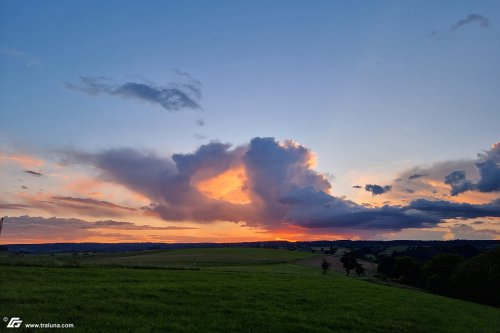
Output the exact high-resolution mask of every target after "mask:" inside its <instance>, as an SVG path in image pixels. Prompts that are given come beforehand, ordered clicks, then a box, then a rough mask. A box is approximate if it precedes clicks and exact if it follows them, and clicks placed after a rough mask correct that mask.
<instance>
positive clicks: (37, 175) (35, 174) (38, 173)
mask: <svg viewBox="0 0 500 333" xmlns="http://www.w3.org/2000/svg"><path fill="white" fill-rule="evenodd" d="M24 172H26V173H27V174H30V175H32V176H36V177H41V176H43V173H41V172H36V171H33V170H24Z"/></svg>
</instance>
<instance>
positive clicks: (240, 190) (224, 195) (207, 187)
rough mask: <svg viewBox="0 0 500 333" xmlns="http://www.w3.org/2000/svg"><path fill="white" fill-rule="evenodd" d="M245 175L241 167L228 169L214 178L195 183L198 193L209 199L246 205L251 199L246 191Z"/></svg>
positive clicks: (246, 180) (246, 179)
mask: <svg viewBox="0 0 500 333" xmlns="http://www.w3.org/2000/svg"><path fill="white" fill-rule="evenodd" d="M247 182H248V178H247V174H246V171H245V168H244V167H243V166H240V167H237V168H234V169H229V170H227V171H225V172H223V173H221V174H219V175H217V176H215V177H212V178H209V179H205V180H202V181H200V182H198V183H196V187H197V188H198V190H199V191H200V192H202V193H203V194H204V195H206V196H207V197H209V198H211V199H215V200H224V201H227V202H230V203H233V204H248V203H250V202H251V198H250V196H249V194H248V192H247V190H246V188H247Z"/></svg>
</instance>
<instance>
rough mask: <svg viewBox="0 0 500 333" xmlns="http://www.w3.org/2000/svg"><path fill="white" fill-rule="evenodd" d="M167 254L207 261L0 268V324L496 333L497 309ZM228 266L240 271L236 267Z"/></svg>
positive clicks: (262, 262) (253, 257)
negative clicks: (189, 265) (5, 320)
mask: <svg viewBox="0 0 500 333" xmlns="http://www.w3.org/2000/svg"><path fill="white" fill-rule="evenodd" d="M214 250H220V251H214ZM161 252H165V251H161ZM167 252H168V251H167ZM170 252H176V253H177V255H178V254H185V255H192V256H195V257H196V258H203V257H205V258H209V259H207V260H206V261H203V260H200V261H199V262H200V265H201V263H203V264H204V267H203V268H202V269H201V270H199V271H193V270H157V269H139V270H138V269H128V268H113V267H92V266H86V265H84V266H82V267H80V268H57V267H17V266H5V265H4V266H0V285H1V292H0V316H2V317H4V316H6V317H9V318H10V317H14V316H19V317H21V319H23V320H24V321H25V322H26V323H37V322H51V323H73V324H75V328H74V329H73V330H72V331H73V332H102V331H158V332H433V333H434V332H436V333H437V332H498V328H499V327H500V309H498V308H493V307H487V306H483V305H479V304H475V303H470V302H465V301H460V300H455V299H450V298H446V297H441V296H436V295H432V294H427V293H423V292H420V291H416V290H408V289H402V288H395V287H389V286H383V285H378V284H373V283H369V282H365V281H362V280H358V279H355V278H349V277H345V276H343V275H342V274H338V273H333V274H331V273H330V274H328V275H326V276H325V275H322V274H321V271H320V270H319V269H314V268H307V267H302V266H297V265H295V264H293V261H294V260H295V259H297V257H296V255H297V253H295V252H289V253H285V254H282V253H281V252H280V251H279V250H262V249H251V250H250V249H203V250H201V249H193V250H192V251H191V250H182V251H170ZM200 254H204V256H200ZM159 255H160V253H159V252H148V253H147V254H146V253H142V254H141V255H136V256H135V257H136V258H135V259H141V260H145V261H146V262H147V260H148V258H147V257H148V256H151V263H153V264H157V263H158V261H157V256H159ZM298 255H299V256H302V255H307V254H303V253H298ZM165 256H167V254H165ZM217 256H220V258H221V259H220V260H221V265H216V260H217V258H216V257H217ZM105 257H106V256H105V255H103V256H102V257H99V258H98V259H99V262H98V263H99V264H100V263H101V262H102V260H103V259H105ZM108 257H109V256H108ZM111 257H113V255H112V256H111ZM128 257H129V256H119V255H117V256H115V257H113V258H128ZM168 257H169V258H170V259H174V257H172V256H171V255H168ZM237 257H239V258H241V262H242V263H243V264H240V265H236V264H235V258H237ZM4 259H5V258H4ZM2 260H3V259H2ZM95 260H97V259H95ZM123 260H124V259H123ZM130 260H132V259H130ZM175 260H179V258H175ZM175 260H174V262H176V263H180V262H184V261H183V260H184V259H182V260H180V261H175ZM272 261H275V262H277V263H271V262H272ZM281 261H286V262H287V263H281ZM136 263H137V262H136V261H134V265H135V264H136ZM87 264H89V265H90V263H87ZM0 327H4V326H0Z"/></svg>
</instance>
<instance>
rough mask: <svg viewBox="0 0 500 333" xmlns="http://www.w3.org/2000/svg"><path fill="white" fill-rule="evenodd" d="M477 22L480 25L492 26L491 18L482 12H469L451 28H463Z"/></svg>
mask: <svg viewBox="0 0 500 333" xmlns="http://www.w3.org/2000/svg"><path fill="white" fill-rule="evenodd" d="M473 23H477V24H479V25H480V26H482V27H484V28H487V27H489V26H490V20H489V19H488V18H486V17H485V16H483V15H481V14H469V15H467V16H466V17H464V18H463V19H461V20H458V21H457V22H455V23H454V24H453V25H452V26H451V27H450V30H457V29H460V28H463V27H464V26H466V25H469V24H473Z"/></svg>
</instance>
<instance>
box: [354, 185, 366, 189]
mask: <svg viewBox="0 0 500 333" xmlns="http://www.w3.org/2000/svg"><path fill="white" fill-rule="evenodd" d="M352 187H353V188H363V186H361V185H352Z"/></svg>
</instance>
